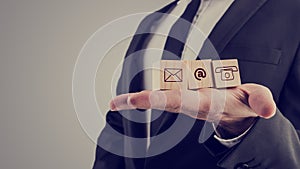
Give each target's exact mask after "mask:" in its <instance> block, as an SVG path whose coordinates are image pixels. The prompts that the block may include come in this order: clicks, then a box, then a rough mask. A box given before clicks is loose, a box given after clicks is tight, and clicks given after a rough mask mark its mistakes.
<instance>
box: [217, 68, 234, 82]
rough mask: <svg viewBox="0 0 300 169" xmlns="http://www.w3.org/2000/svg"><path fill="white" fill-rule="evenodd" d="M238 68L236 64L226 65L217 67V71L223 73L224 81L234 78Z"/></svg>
mask: <svg viewBox="0 0 300 169" xmlns="http://www.w3.org/2000/svg"><path fill="white" fill-rule="evenodd" d="M237 71H238V68H237V67H236V66H224V67H217V68H216V70H215V72H216V73H221V80H222V81H231V80H234V72H237Z"/></svg>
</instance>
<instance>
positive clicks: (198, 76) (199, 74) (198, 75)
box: [194, 68, 206, 80]
mask: <svg viewBox="0 0 300 169" xmlns="http://www.w3.org/2000/svg"><path fill="white" fill-rule="evenodd" d="M194 76H195V78H196V79H197V80H201V79H204V78H206V71H205V70H204V69H202V68H198V69H196V70H195V72H194Z"/></svg>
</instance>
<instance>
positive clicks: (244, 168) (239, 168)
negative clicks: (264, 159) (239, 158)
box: [234, 163, 249, 169]
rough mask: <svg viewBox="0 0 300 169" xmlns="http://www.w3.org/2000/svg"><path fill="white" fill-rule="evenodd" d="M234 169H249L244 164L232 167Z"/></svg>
mask: <svg viewBox="0 0 300 169" xmlns="http://www.w3.org/2000/svg"><path fill="white" fill-rule="evenodd" d="M234 169H249V165H248V164H246V163H239V164H237V165H236V166H235V167H234Z"/></svg>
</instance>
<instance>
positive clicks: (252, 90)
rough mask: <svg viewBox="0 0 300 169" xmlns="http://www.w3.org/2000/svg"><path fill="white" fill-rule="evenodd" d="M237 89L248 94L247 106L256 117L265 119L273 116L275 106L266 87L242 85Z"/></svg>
mask: <svg viewBox="0 0 300 169" xmlns="http://www.w3.org/2000/svg"><path fill="white" fill-rule="evenodd" d="M239 88H240V89H242V90H243V91H244V92H246V93H247V94H248V96H249V97H248V103H249V106H250V107H251V109H253V111H255V113H257V115H259V116H261V117H263V118H266V119H268V118H271V117H273V116H274V115H275V112H276V104H275V102H274V100H273V96H272V93H271V91H270V90H269V89H268V88H267V87H264V86H262V85H258V84H244V85H241V86H240V87H239Z"/></svg>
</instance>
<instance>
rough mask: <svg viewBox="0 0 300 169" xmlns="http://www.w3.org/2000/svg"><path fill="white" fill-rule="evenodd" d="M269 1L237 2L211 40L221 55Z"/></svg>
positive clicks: (247, 0)
mask: <svg viewBox="0 0 300 169" xmlns="http://www.w3.org/2000/svg"><path fill="white" fill-rule="evenodd" d="M267 1H268V0H235V1H234V2H233V4H232V5H231V6H230V8H229V9H228V10H227V11H226V13H225V14H224V15H223V17H222V18H221V20H220V21H219V22H218V23H217V25H216V26H215V28H214V29H213V31H212V32H211V34H210V35H209V40H210V41H211V42H212V44H213V45H214V47H215V48H216V50H217V52H218V53H221V52H222V51H223V50H224V48H225V47H226V45H227V44H228V43H229V42H230V40H231V39H232V38H233V37H234V35H236V34H237V33H238V31H239V30H240V29H241V28H242V27H243V26H244V25H245V23H247V21H248V20H249V19H250V18H251V17H252V16H253V15H254V14H255V13H256V12H257V11H258V10H259V9H260V8H261V7H262V6H263V5H264V4H265V3H266V2H267Z"/></svg>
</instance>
